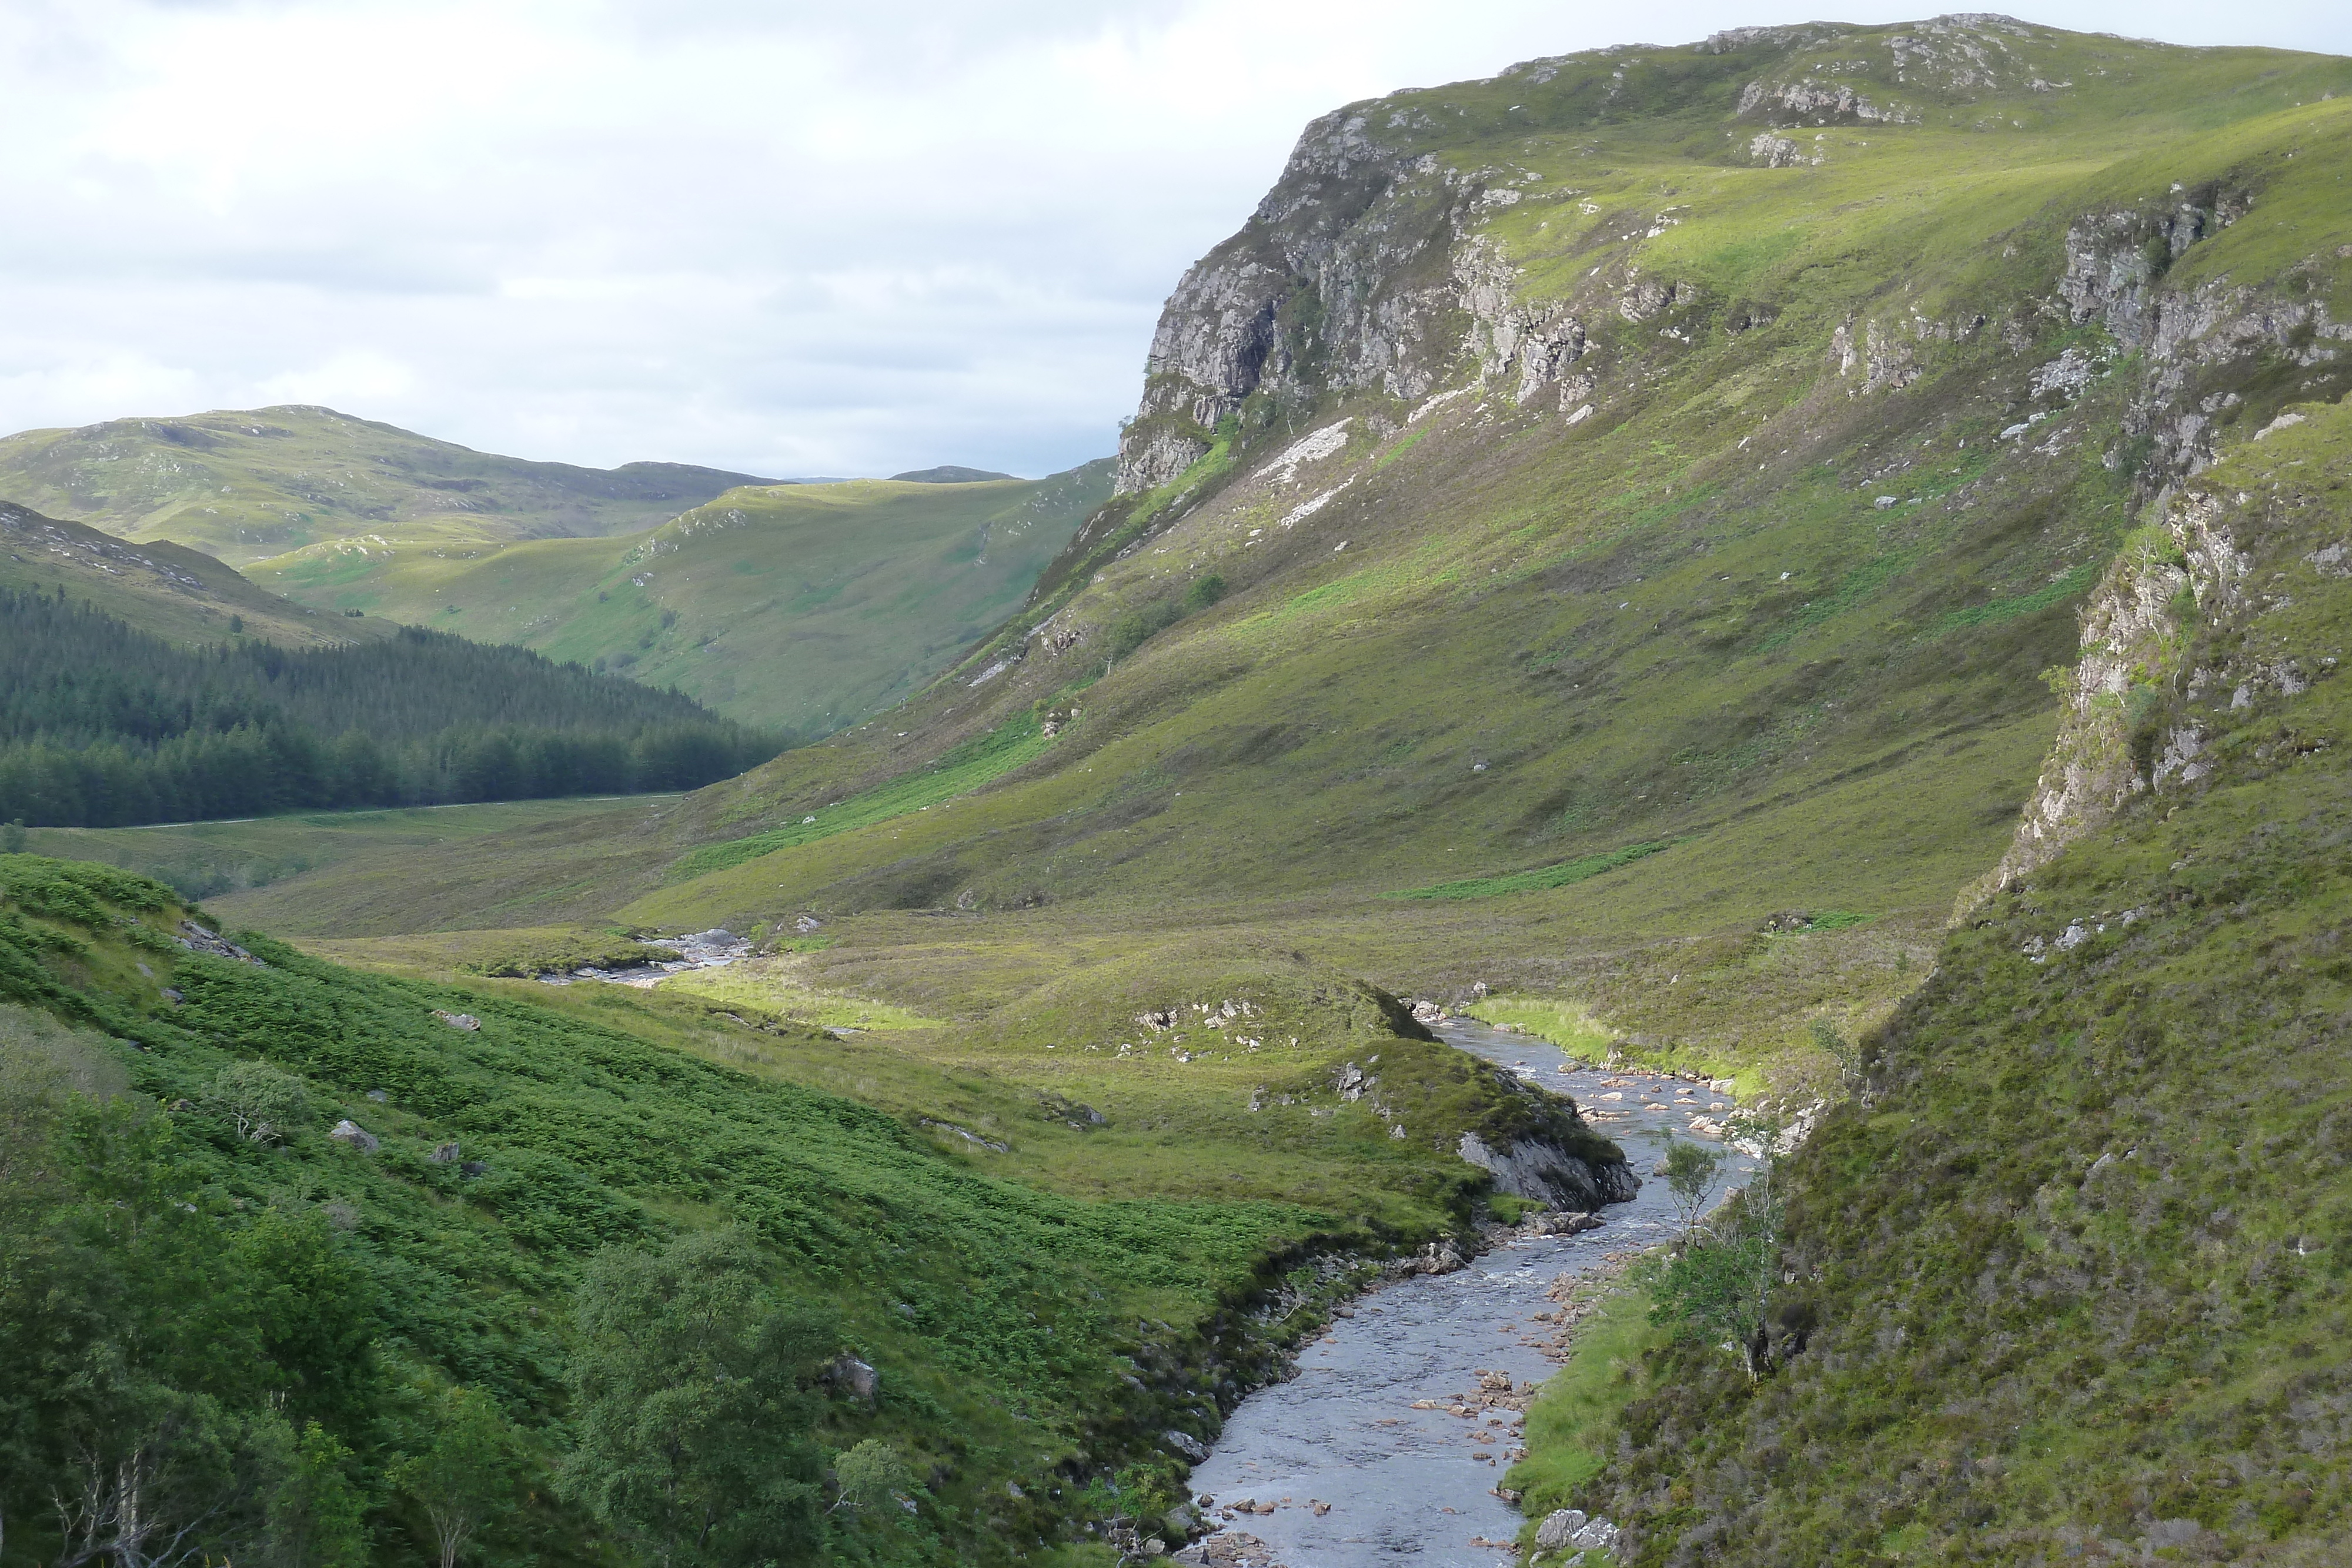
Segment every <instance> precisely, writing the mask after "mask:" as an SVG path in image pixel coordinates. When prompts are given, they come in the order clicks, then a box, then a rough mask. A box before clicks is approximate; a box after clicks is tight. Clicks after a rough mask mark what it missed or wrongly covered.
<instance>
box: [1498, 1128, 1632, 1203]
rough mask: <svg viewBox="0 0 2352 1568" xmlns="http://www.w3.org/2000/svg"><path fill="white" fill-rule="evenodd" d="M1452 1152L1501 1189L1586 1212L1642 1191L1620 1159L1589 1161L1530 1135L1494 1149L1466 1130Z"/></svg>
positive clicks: (1519, 1195) (1513, 1194)
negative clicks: (1490, 1177) (1490, 1176)
mask: <svg viewBox="0 0 2352 1568" xmlns="http://www.w3.org/2000/svg"><path fill="white" fill-rule="evenodd" d="M1455 1152H1456V1153H1457V1154H1459V1155H1461V1156H1462V1157H1463V1158H1464V1159H1465V1160H1467V1161H1469V1162H1470V1163H1471V1164H1472V1165H1474V1166H1477V1167H1478V1168H1479V1169H1481V1170H1483V1171H1486V1172H1488V1173H1489V1174H1491V1175H1492V1176H1494V1178H1495V1186H1496V1188H1497V1189H1499V1190H1500V1191H1503V1192H1507V1193H1509V1194H1511V1195H1512V1196H1513V1197H1524V1198H1528V1199H1529V1200H1531V1201H1533V1202H1536V1203H1541V1204H1547V1205H1549V1206H1550V1207H1555V1208H1575V1209H1582V1210H1584V1211H1586V1212H1588V1213H1589V1212H1591V1210H1593V1209H1596V1208H1599V1207H1601V1205H1602V1204H1604V1203H1630V1202H1632V1201H1633V1195H1634V1194H1635V1193H1637V1192H1639V1191H1641V1189H1642V1178H1641V1177H1639V1176H1635V1175H1634V1174H1633V1168H1632V1167H1631V1166H1628V1165H1626V1164H1625V1162H1624V1161H1623V1160H1606V1161H1600V1162H1597V1163H1596V1162H1588V1161H1586V1160H1584V1159H1581V1158H1580V1157H1579V1156H1577V1155H1571V1154H1570V1153H1569V1152H1568V1151H1567V1150H1565V1149H1562V1148H1560V1147H1559V1146H1558V1145H1552V1144H1548V1143H1543V1142H1540V1141H1538V1140H1536V1139H1533V1138H1518V1139H1514V1140H1513V1141H1512V1142H1511V1144H1510V1145H1509V1146H1507V1147H1506V1148H1502V1149H1496V1148H1492V1147H1490V1146H1489V1145H1487V1143H1486V1140H1485V1139H1483V1138H1481V1137H1480V1136H1479V1135H1478V1134H1475V1133H1465V1134H1462V1142H1461V1145H1460V1146H1459V1147H1458V1148H1457V1149H1456V1150H1455Z"/></svg>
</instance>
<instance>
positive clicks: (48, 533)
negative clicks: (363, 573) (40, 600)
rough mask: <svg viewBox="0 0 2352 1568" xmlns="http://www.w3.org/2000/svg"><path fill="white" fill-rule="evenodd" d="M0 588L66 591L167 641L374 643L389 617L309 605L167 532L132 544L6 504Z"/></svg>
mask: <svg viewBox="0 0 2352 1568" xmlns="http://www.w3.org/2000/svg"><path fill="white" fill-rule="evenodd" d="M0 590H8V591H16V592H20V593H21V592H27V591H34V592H39V593H44V594H47V595H48V596H50V597H52V598H54V597H56V596H57V595H58V594H63V595H65V596H66V597H67V598H68V599H70V600H72V601H74V602H75V603H77V604H87V605H89V606H90V607H92V608H93V609H96V610H98V611H100V612H101V613H104V614H107V615H111V616H113V617H114V618H115V619H116V620H118V621H123V622H129V623H130V624H131V625H133V626H137V627H139V628H141V629H142V631H145V632H149V633H151V634H152V635H154V636H157V637H161V638H163V640H164V641H166V642H169V643H220V642H226V641H227V640H228V639H230V638H232V637H236V636H240V635H242V636H247V637H254V638H257V639H260V640H261V641H264V642H269V643H277V644H278V646H279V647H281V648H314V647H327V646H331V645H333V644H336V643H367V642H377V641H381V640H382V639H383V638H386V637H389V636H391V635H392V633H393V626H392V623H391V622H385V621H370V620H366V619H364V618H362V617H357V616H349V615H334V614H330V613H329V612H324V611H319V610H309V609H305V608H304V607H302V606H301V605H299V604H295V603H293V602H291V601H289V600H285V599H281V598H279V597H278V595H277V594H275V593H271V592H269V591H267V590H265V589H259V588H256V587H255V586H254V585H253V584H252V583H250V582H248V581H247V580H245V579H244V578H243V577H240V576H239V575H238V574H237V573H236V571H234V570H231V569H229V568H228V567H226V566H224V565H222V564H221V563H220V562H219V561H217V560H215V559H213V558H212V557H211V556H208V555H205V554H203V553H201V552H200V551H197V550H192V549H187V548H186V547H185V546H183V545H175V544H173V543H172V542H171V541H170V540H169V539H156V540H152V541H150V542H148V543H145V544H137V545H133V544H126V543H125V542H123V541H122V540H121V539H118V538H115V537H114V536H112V535H111V534H107V533H102V532H100V530H98V529H96V528H85V527H83V526H82V525H81V524H79V523H69V522H65V521H62V520H60V519H58V518H56V517H43V516H41V515H40V514H39V513H38V512H34V511H28V510H27V509H26V508H25V507H16V506H10V505H7V504H5V503H0Z"/></svg>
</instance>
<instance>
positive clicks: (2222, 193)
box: [2056, 183, 2352, 496]
mask: <svg viewBox="0 0 2352 1568" xmlns="http://www.w3.org/2000/svg"><path fill="white" fill-rule="evenodd" d="M2171 194H2172V195H2173V196H2174V197H2176V198H2178V199H2177V200H2175V201H2173V202H2171V203H2170V204H2167V205H2163V206H2158V207H2133V208H2121V209H2116V210H2113V211H2109V212H2104V213H2096V214H2089V215H2086V216H2084V217H2082V218H2079V219H2077V220H2076V221H2075V222H2074V224H2073V225H2070V226H2069V227H2068V229H2067V231H2066V245H2065V266H2064V270H2063V272H2062V273H2061V275H2060V277H2059V279H2058V285H2057V289H2056V304H2057V308H2060V309H2062V310H2063V312H2064V314H2065V317H2066V319H2067V320H2068V322H2069V323H2070V324H2071V325H2074V326H2082V325H2084V324H2085V323H2088V322H2091V321H2096V322H2098V323H2099V324H2100V325H2101V326H2103V327H2105V329H2106V330H2107V333H2108V335H2109V336H2111V337H2112V338H2114V340H2116V346H2117V347H2118V348H2120V349H2121V350H2124V351H2125V352H2126V353H2127V354H2135V355H2138V356H2139V357H2140V363H2141V364H2142V366H2143V367H2144V368H2143V371H2142V376H2143V380H2142V382H2141V384H2140V386H2139V387H2138V388H2137V389H2136V390H2135V392H2134V394H2133V396H2132V399H2131V402H2130V403H2129V406H2127V407H2126V410H2125V412H2124V415H2123V422H2122V423H2123V430H2122V434H2123V436H2124V438H2125V441H2126V443H2129V442H2132V441H2137V440H2142V439H2144V440H2146V442H2147V444H2148V447H2149V451H2148V454H2147V457H2146V458H2145V459H2144V460H2143V461H2142V463H2141V465H2140V468H2139V475H2138V480H2139V486H2140V490H2141V493H2142V494H2143V495H2144V496H2156V495H2158V494H2160V493H2161V492H2162V491H2163V489H2164V488H2165V487H2166V486H2170V485H2173V484H2176V483H2178V482H2179V480H2181V479H2184V478H2187V477H2189V476H2191V475H2194V474H2197V473H2200V472H2201V471H2202V470H2204V469H2205V468H2207V467H2209V466H2210V465H2211V464H2212V462H2213V460H2214V457H2215V455H2216V450H2217V441H2218V439H2219V431H2220V427H2221V420H2222V419H2223V418H2225V417H2226V416H2227V415H2228V414H2229V413H2230V411H2231V410H2233V409H2235V408H2237V407H2239V406H2240V403H2241V402H2242V399H2241V397H2240V395H2239V394H2238V393H2236V392H2232V391H2221V392H2213V391H2209V390H2208V389H2209V388H2210V386H2211V385H2212V384H2213V383H2214V382H2220V381H2223V380H2225V379H2226V376H2225V373H2226V372H2227V371H2230V370H2231V367H2233V366H2235V365H2238V364H2240V363H2242V362H2243V361H2249V360H2252V359H2253V358H2255V357H2257V356H2260V355H2265V354H2269V355H2276V356H2279V357H2281V358H2284V359H2288V360H2291V361H2292V362H2293V363H2294V364H2295V365H2297V366H2298V367H2300V368H2304V369H2310V368H2313V367H2315V366H2317V365H2319V364H2322V363H2324V362H2326V361H2331V360H2335V359H2336V358H2337V357H2338V356H2339V355H2340V354H2341V353H2342V352H2343V350H2340V349H2338V348H2336V346H2335V345H2336V344H2339V343H2352V322H2339V321H2335V320H2332V319H2329V316H2328V310H2327V303H2326V298H2324V297H2320V296H2317V295H2314V296H2312V297H2309V298H2284V297H2283V296H2281V295H2278V294H2275V293H2271V292H2266V291H2264V290H2263V289H2259V288H2256V287H2251V286H2248V285H2244V284H2240V283H2237V282H2234V281H2232V280H2231V278H2230V277H2226V276H2225V277H2216V278H2209V279H2207V280H2205V281H2203V282H2200V283H2198V284H2196V285H2194V286H2192V287H2186V288H2175V287H2167V286H2166V284H2165V281H2164V279H2165V277H2166V275H2167V273H2168V270H2169V268H2170V267H2171V266H2172V264H2173V263H2174V262H2176V261H2178V260H2179V258H2180V257H2181V256H2184V255H2186V254H2187V253H2188V251H2189V247H2190V246H2194V245H2196V244H2197V243H2198V242H2200V240H2204V239H2207V238H2210V237H2211V236H2212V235H2216V234H2219V233H2220V232H2221V230H2223V229H2225V228H2227V227H2229V226H2230V225H2231V224H2234V223H2236V222H2237V221H2238V220H2239V219H2240V218H2242V217H2243V216H2244V215H2245V214H2247V213H2248V212H2249V211H2250V210H2252V205H2253V197H2252V194H2251V193H2248V192H2247V191H2245V190H2243V189H2240V188H2235V187H2231V186H2229V185H2225V184H2221V183H2207V184H2204V185H2200V186H2198V187H2196V188H2195V189H2189V188H2188V187H2184V186H2180V185H2175V186H2174V187H2173V188H2172V192H2171ZM2107 461H2108V465H2109V466H2111V467H2112V466H2115V465H2117V463H2118V462H2119V461H2120V457H2119V453H2111V454H2109V455H2108V459H2107Z"/></svg>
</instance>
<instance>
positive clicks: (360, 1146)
mask: <svg viewBox="0 0 2352 1568" xmlns="http://www.w3.org/2000/svg"><path fill="white" fill-rule="evenodd" d="M327 1136H329V1137H330V1138H332V1139H333V1140H334V1141H335V1142H337V1143H339V1144H348V1145H351V1146H352V1148H355V1149H357V1150H358V1151H359V1152H360V1153H362V1154H363V1155H372V1154H373V1153H375V1152H376V1151H377V1150H378V1149H380V1148H382V1147H383V1139H381V1138H379V1137H377V1136H376V1135H375V1134H373V1133H371V1132H369V1131H367V1130H366V1129H365V1128H363V1127H362V1126H361V1125H360V1124H358V1123H356V1122H352V1121H349V1120H345V1121H341V1122H338V1123H336V1124H335V1125H334V1130H333V1131H332V1132H330V1133H329V1134H327Z"/></svg>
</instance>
